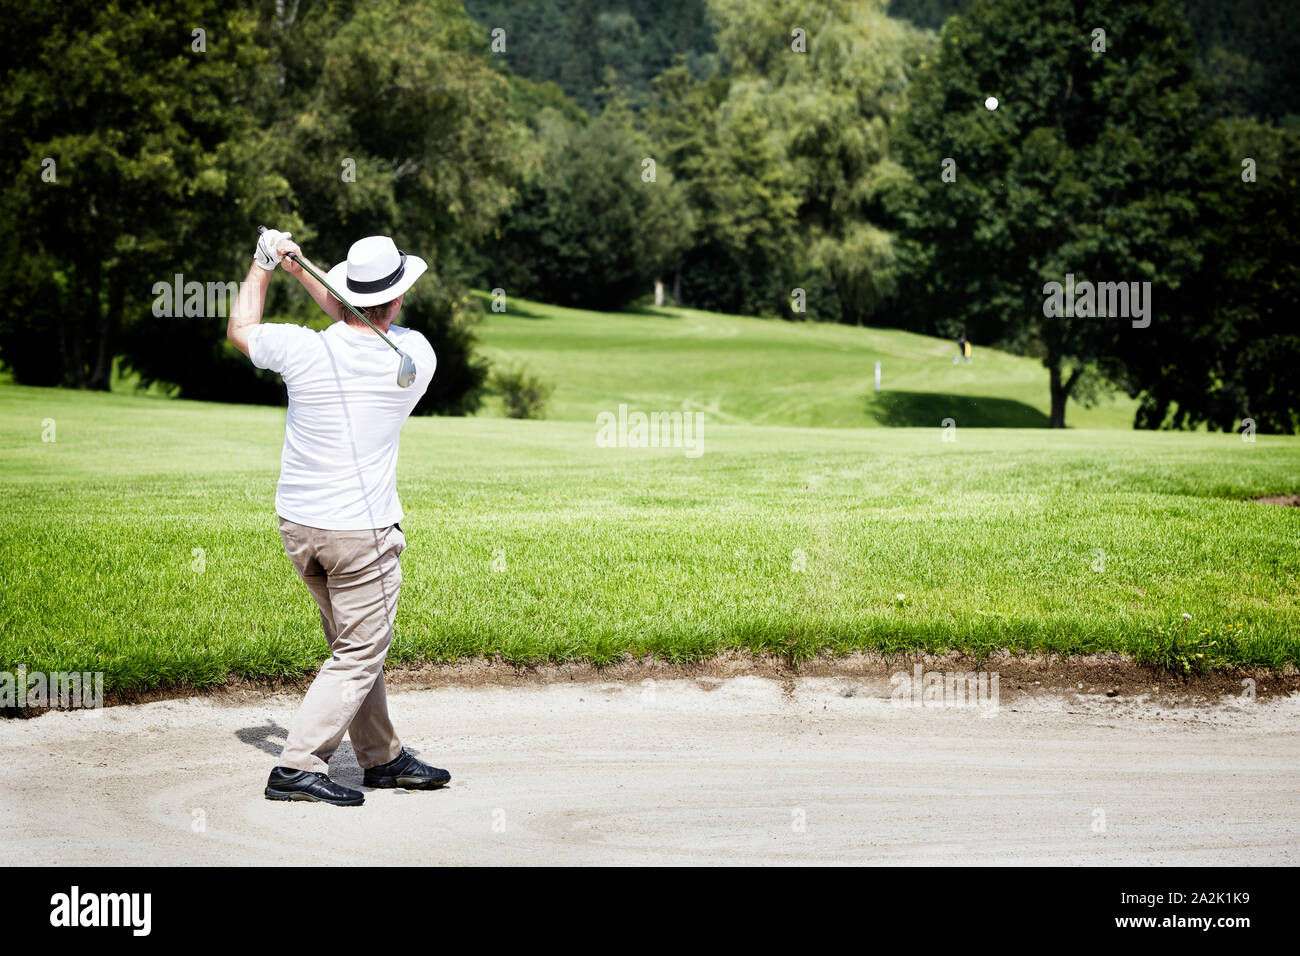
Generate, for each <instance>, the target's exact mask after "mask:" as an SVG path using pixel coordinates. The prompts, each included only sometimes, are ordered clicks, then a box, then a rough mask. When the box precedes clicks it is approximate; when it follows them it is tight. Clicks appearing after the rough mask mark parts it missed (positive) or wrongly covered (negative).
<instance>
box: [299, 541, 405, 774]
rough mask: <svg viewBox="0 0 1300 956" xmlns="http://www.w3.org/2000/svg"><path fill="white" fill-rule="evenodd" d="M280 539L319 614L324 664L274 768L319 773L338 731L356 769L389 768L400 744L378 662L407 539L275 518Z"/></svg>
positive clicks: (389, 632) (388, 635)
mask: <svg viewBox="0 0 1300 956" xmlns="http://www.w3.org/2000/svg"><path fill="white" fill-rule="evenodd" d="M280 537H281V538H282V539H283V540H284V549H285V551H286V552H288V555H289V560H290V561H292V562H293V566H294V568H295V569H296V570H297V572H298V576H299V577H300V578H302V580H303V583H304V584H306V585H307V590H308V591H310V592H311V596H312V597H313V598H314V599H315V601H316V605H317V607H319V608H320V620H321V626H322V627H323V628H324V630H325V640H326V641H328V642H329V648H330V659H329V660H327V661H326V662H325V663H324V664H322V665H321V669H320V671H319V672H318V673H317V674H316V679H315V680H314V681H312V685H311V687H309V688H308V689H307V696H306V697H304V698H303V702H302V706H301V707H299V708H298V714H297V716H296V717H294V720H293V726H292V727H291V728H290V730H289V738H288V740H287V741H286V742H285V745H284V751H283V752H282V753H281V754H280V763H279V766H281V767H291V768H293V769H296V770H313V771H315V772H317V773H326V772H327V770H328V765H329V760H330V757H332V756H334V751H336V750H337V749H338V747H339V744H341V743H342V742H343V735H344V734H345V733H346V734H347V735H348V736H349V737H350V738H351V740H352V749H353V750H354V751H355V752H356V755H357V763H359V764H360V765H361V767H362V769H366V768H369V767H377V766H379V765H380V764H384V763H388V762H389V761H390V760H394V759H396V757H397V755H398V753H400V752H401V743H400V742H399V741H398V739H397V734H396V732H395V731H394V730H393V725H392V722H391V721H390V720H389V719H388V697H387V695H386V694H385V693H384V657H385V656H386V655H387V654H388V645H389V644H390V643H391V642H392V639H393V619H394V617H395V616H396V614H397V594H398V591H399V590H400V589H401V586H402V564H401V559H400V555H401V553H402V552H403V551H404V550H405V549H406V536H405V535H404V534H402V529H401V528H399V527H398V526H397V525H390V526H389V527H387V528H376V529H375V530H373V531H323V530H321V529H320V528H309V527H307V526H306V525H301V524H296V523H295V522H292V521H289V520H287V519H285V518H281V519H280Z"/></svg>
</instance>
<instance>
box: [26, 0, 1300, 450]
mask: <svg viewBox="0 0 1300 956" xmlns="http://www.w3.org/2000/svg"><path fill="white" fill-rule="evenodd" d="M1192 5H1193V4H1192V3H1191V0H1189V3H1188V6H1187V7H1185V6H1184V4H1183V3H1181V2H1178V0H1151V2H1149V3H1144V4H1139V5H1135V4H1130V3H1126V2H1123V0H1084V2H1076V0H973V2H971V3H969V4H965V3H947V2H933V3H929V4H925V3H922V2H919V0H917V2H914V3H912V4H911V6H912V7H914V8H915V9H913V10H911V11H907V10H903V11H899V10H897V9H895V10H894V12H895V13H903V14H910V16H911V19H908V18H906V16H891V15H890V8H889V6H888V5H887V3H886V2H885V0H824V2H817V3H810V2H802V0H709V2H708V3H707V6H705V5H704V4H703V3H702V2H701V0H693V2H692V0H680V2H676V0H675V2H673V3H669V4H667V5H666V7H665V9H664V10H662V11H659V12H655V13H651V12H647V11H646V10H645V9H638V10H636V11H631V9H630V6H629V5H621V4H619V3H613V2H599V0H571V2H564V0H546V2H543V3H538V4H514V3H506V2H501V0H497V2H489V0H470V3H469V7H470V11H469V12H467V11H466V9H465V7H464V6H463V5H462V4H461V3H459V2H453V0H405V2H398V0H377V2H364V3H363V2H347V0H343V2H332V3H327V2H314V0H274V2H273V0H259V2H245V3H242V4H241V3H235V4H230V3H215V2H204V0H182V2H176V3H168V4H166V5H160V4H155V3H130V2H123V3H121V4H118V5H114V6H108V7H104V6H101V5H99V4H92V3H86V2H75V0H74V2H70V3H64V4H58V5H47V4H43V3H38V2H34V0H27V2H19V3H15V4H11V6H12V7H13V13H12V16H11V23H12V24H13V27H12V28H11V29H9V30H7V32H6V33H5V36H4V38H3V40H0V44H3V46H4V48H5V49H4V52H5V53H8V54H9V55H8V56H6V57H5V58H4V63H5V66H4V67H3V69H4V72H5V82H4V90H3V93H2V94H0V117H2V118H3V128H4V129H5V130H6V132H7V133H8V134H9V135H8V136H6V137H4V138H3V139H2V140H0V157H3V162H4V164H5V167H6V168H8V169H11V170H12V171H13V173H12V175H11V176H10V177H8V178H7V180H6V183H5V185H4V187H3V192H2V193H0V210H2V213H0V214H2V215H3V216H4V217H5V221H6V222H7V223H9V224H10V228H8V229H6V230H5V231H4V239H3V242H4V246H5V248H4V250H3V253H4V254H3V258H2V261H0V287H3V291H4V292H5V294H6V296H7V298H8V301H9V303H10V307H9V309H8V310H7V311H6V313H5V315H4V316H3V318H0V360H2V361H3V362H4V363H5V364H6V365H7V366H8V367H9V368H10V369H11V370H12V371H13V373H14V376H15V378H16V379H17V380H18V381H20V382H27V383H33V384H66V385H72V386H77V387H91V388H106V387H107V386H108V383H109V379H110V375H111V372H112V365H113V361H114V359H115V358H120V361H121V363H122V365H123V367H124V368H125V369H127V370H129V371H132V372H135V373H137V374H138V375H139V376H140V377H141V379H142V380H143V381H145V382H154V381H156V382H164V383H170V384H172V385H175V386H177V387H178V388H179V391H180V393H181V394H183V395H185V396H188V397H194V398H213V399H223V400H235V401H277V400H280V391H279V389H278V388H277V387H276V383H275V381H274V379H273V378H271V377H269V376H267V375H266V373H263V372H259V371H257V370H254V369H251V368H250V367H249V366H248V364H247V363H246V362H241V361H239V359H240V357H239V356H237V355H236V354H234V353H233V352H232V351H231V350H230V349H229V347H228V346H227V345H226V344H225V342H224V340H223V338H222V337H221V334H220V330H221V323H219V322H215V321H213V320H212V319H211V317H208V316H205V315H192V316H187V315H184V314H181V315H172V316H155V315H154V314H153V312H154V311H155V310H153V309H152V308H151V305H152V303H153V300H154V294H153V293H152V289H153V287H154V286H155V284H156V283H158V282H160V281H168V282H170V281H171V280H172V277H173V275H175V274H180V275H183V276H184V277H186V279H189V278H191V277H193V278H194V279H196V280H198V281H199V282H203V281H212V280H221V279H229V278H234V277H238V276H239V275H242V271H243V270H244V268H246V260H247V254H248V250H249V249H251V245H252V243H251V239H252V238H253V235H252V233H251V227H250V223H251V224H253V225H255V224H256V222H259V221H266V222H268V224H273V225H275V226H277V227H278V228H282V229H286V228H287V229H291V230H292V231H293V232H294V236H295V238H297V239H299V240H300V241H301V242H302V243H303V245H304V249H306V250H307V252H308V255H313V256H315V257H317V259H318V260H319V261H321V262H322V263H324V264H330V263H331V262H332V259H333V258H335V257H341V255H342V253H343V252H344V251H345V250H346V248H347V246H348V244H349V243H350V242H351V241H352V240H353V239H355V238H356V237H358V236H361V235H366V234H370V233H374V232H387V233H391V234H393V235H395V236H398V237H400V241H401V242H404V243H406V244H407V245H409V246H410V248H411V249H412V250H417V251H419V252H421V254H423V255H425V257H426V258H427V259H428V260H429V261H430V262H431V264H432V265H431V270H430V272H431V276H430V278H429V279H428V280H426V281H425V282H423V283H421V284H420V285H419V288H418V289H417V290H416V292H415V294H414V295H413V296H410V297H408V303H409V304H408V308H407V310H406V311H405V312H404V319H403V321H405V322H406V323H408V324H410V325H412V326H414V327H417V328H420V329H422V330H423V331H425V332H426V333H427V334H429V335H430V336H431V338H432V339H433V340H434V341H435V343H436V347H438V349H439V376H438V379H439V380H438V381H435V383H434V387H433V388H432V389H431V391H430V394H429V395H428V396H426V398H425V401H424V403H423V404H422V407H421V409H420V410H421V411H436V412H443V413H465V412H468V411H472V410H473V409H474V408H476V407H477V406H478V404H479V402H480V401H481V396H482V391H483V388H484V383H485V378H486V373H487V369H486V366H485V364H484V363H483V361H482V360H481V359H480V358H478V357H477V355H476V353H475V348H474V333H473V328H474V324H475V321H476V320H477V316H478V314H479V310H480V308H481V307H480V306H479V305H478V300H477V299H476V298H474V297H473V296H471V295H470V294H469V290H471V289H473V288H483V289H493V288H503V289H505V290H507V292H508V293H509V294H512V295H522V296H526V297H533V298H538V299H543V300H546V301H550V302H556V303H562V304H571V305H577V306H584V307H590V308H597V309H605V310H615V309H620V308H624V307H626V306H628V305H631V304H633V303H635V302H637V301H639V300H642V299H644V298H645V297H646V296H647V294H648V292H649V290H650V288H651V285H652V283H653V282H655V281H656V280H658V281H662V282H663V283H664V286H665V288H666V289H667V290H668V293H669V295H670V296H671V297H672V298H673V299H674V300H676V301H677V302H679V303H681V304H684V305H689V306H692V307H697V308H703V309H712V310H718V311H725V312H735V313H745V314H755V315H762V316H769V317H772V318H782V319H786V320H793V321H808V320H817V321H835V322H848V323H856V324H872V325H888V326H896V327H902V328H908V329H913V330H915V331H920V332H925V333H928V334H938V335H949V336H954V337H955V336H956V335H958V334H960V333H962V332H965V333H966V334H967V335H968V336H970V337H971V338H972V339H974V340H975V341H977V342H981V343H987V344H997V345H999V346H1001V347H1005V348H1008V349H1011V350H1014V351H1017V352H1020V353H1022V354H1029V355H1034V356H1036V357H1039V358H1041V359H1042V361H1043V363H1044V365H1045V367H1046V373H1047V374H1046V378H1047V382H1046V384H1047V386H1048V389H1049V392H1050V394H1051V398H1052V416H1051V417H1052V423H1053V424H1054V425H1063V424H1064V423H1065V411H1066V406H1067V402H1068V401H1069V400H1070V399H1074V400H1078V401H1085V402H1086V401H1088V400H1090V398H1092V397H1093V396H1096V395H1098V394H1101V393H1102V392H1104V391H1105V390H1106V389H1109V388H1120V389H1123V390H1124V391H1126V392H1127V393H1128V394H1130V395H1133V396H1136V397H1138V398H1139V400H1140V401H1139V413H1138V418H1137V421H1136V422H1135V424H1136V425H1138V426H1141V427H1186V426H1194V425H1201V424H1205V425H1208V426H1209V427H1211V428H1221V429H1231V428H1235V427H1238V423H1239V422H1240V421H1241V420H1242V419H1247V418H1248V419H1251V420H1253V421H1254V422H1255V425H1256V427H1257V429H1258V430H1260V431H1287V432H1295V431H1300V412H1298V411H1297V408H1298V407H1300V400H1298V399H1297V396H1300V387H1297V386H1300V379H1298V378H1297V376H1300V362H1298V361H1297V359H1300V334H1298V325H1297V321H1296V319H1295V318H1294V312H1293V307H1294V305H1295V303H1296V302H1297V299H1298V298H1300V295H1298V293H1300V276H1298V275H1297V269H1298V268H1300V267H1298V266H1297V265H1296V263H1297V262H1298V261H1300V258H1298V257H1297V256H1296V255H1295V252H1296V250H1295V249H1294V246H1295V242H1296V239H1295V230H1296V225H1297V221H1298V217H1297V215H1296V213H1297V211H1298V210H1297V208H1296V204H1297V202H1298V201H1300V200H1298V199H1297V196H1298V195H1300V192H1298V191H1297V190H1296V188H1295V186H1296V175H1297V174H1296V169H1297V166H1296V162H1297V159H1300V156H1297V153H1298V152H1300V139H1298V136H1300V134H1298V133H1297V131H1296V129H1295V128H1294V124H1291V123H1290V121H1289V119H1288V117H1289V116H1290V115H1292V114H1293V113H1294V112H1295V110H1294V97H1293V96H1292V95H1290V94H1289V93H1288V94H1287V95H1283V96H1280V97H1279V96H1274V97H1273V98H1272V100H1271V105H1270V107H1269V109H1270V110H1271V112H1270V113H1268V114H1267V115H1265V114H1263V113H1261V112H1259V111H1257V110H1255V105H1257V104H1258V103H1259V102H1260V98H1259V97H1257V96H1255V95H1254V94H1253V93H1252V92H1251V89H1252V88H1250V86H1249V84H1248V83H1247V84H1245V85H1241V86H1240V89H1238V88H1237V87H1232V88H1231V89H1228V88H1227V87H1225V86H1224V82H1225V79H1224V77H1223V76H1214V75H1211V73H1210V71H1209V70H1207V68H1206V62H1207V57H1208V56H1209V52H1212V51H1213V50H1215V49H1217V50H1220V51H1221V52H1222V51H1223V50H1224V49H1225V48H1224V47H1223V43H1222V41H1223V34H1224V30H1225V29H1226V28H1225V27H1224V26H1223V25H1222V24H1219V25H1218V26H1216V27H1214V29H1210V28H1209V27H1207V26H1206V25H1205V24H1204V23H1203V24H1202V27H1201V30H1200V31H1199V35H1194V34H1193V31H1192V28H1191V26H1190V25H1189V22H1188V18H1187V13H1186V11H1187V10H1188V9H1190V8H1191V7H1192ZM899 6H906V4H905V3H904V2H903V0H896V2H895V8H897V7H899ZM949 8H953V9H959V12H957V13H955V14H953V15H950V16H947V17H946V19H944V20H943V21H942V26H941V27H940V29H938V30H937V31H935V30H931V29H926V28H924V27H923V26H918V25H917V22H913V21H914V20H917V21H919V20H923V19H924V17H925V16H931V17H934V18H936V19H937V18H938V17H939V16H941V15H945V14H947V13H949ZM657 9H658V8H656V10H657ZM471 13H472V14H473V16H471ZM1265 22H1267V21H1266V20H1265ZM1215 30H1217V31H1218V32H1217V33H1215V32H1214V31H1215ZM1206 37H1209V38H1210V40H1208V41H1207V39H1206ZM1216 38H1217V39H1216ZM1207 43H1208V44H1209V45H1208V46H1207ZM1215 43H1217V44H1218V45H1217V46H1215V45H1214V44H1215ZM556 50H560V51H567V52H566V53H564V55H563V57H561V58H560V62H556V57H555V56H554V55H552V54H553V53H554V51H556ZM1207 51H1209V52H1207ZM1233 55H1234V56H1238V55H1240V56H1244V54H1233ZM1261 55H1262V54H1261ZM1224 56H1227V54H1226V53H1224V54H1222V56H1220V61H1223V57H1224ZM1246 59H1247V61H1249V62H1254V61H1251V60H1250V58H1249V57H1246ZM1234 62H1236V61H1234ZM1238 66H1239V67H1240V66H1241V64H1240V63H1238ZM1286 68H1291V69H1293V68H1294V61H1292V62H1291V63H1290V64H1288V65H1286V66H1283V65H1279V64H1277V63H1274V62H1272V61H1269V63H1268V64H1266V65H1265V66H1264V67H1260V68H1259V69H1256V70H1254V71H1253V72H1252V70H1251V69H1249V68H1247V67H1241V69H1240V70H1239V71H1238V72H1239V73H1241V74H1242V75H1244V76H1247V77H1248V78H1249V77H1252V76H1258V75H1260V74H1261V72H1262V73H1263V74H1266V75H1269V76H1272V77H1276V76H1282V74H1281V73H1278V72H1276V71H1280V70H1284V69H1286ZM1270 70H1272V71H1274V72H1273V73H1270V72H1269V71H1270ZM525 72H527V73H529V74H531V75H532V76H533V77H534V78H529V76H526V75H524V73H525ZM1232 75H1236V74H1232ZM1282 79H1283V80H1285V77H1284V76H1283V77H1282ZM1216 84H1218V85H1217V86H1216ZM1239 85H1240V84H1239ZM1293 89H1294V87H1287V88H1284V92H1286V91H1287V90H1293ZM1231 90H1236V92H1235V93H1232V95H1229V93H1230V92H1231ZM990 97H996V100H997V105H996V107H995V108H990V106H989V105H988V104H991V103H992V102H993V101H992V100H990V99H989V98H990ZM1252 97H1254V98H1253V99H1252ZM1252 104H1254V105H1252ZM245 247H248V248H245ZM1053 284H1056V285H1060V286H1061V287H1062V288H1064V287H1066V286H1067V284H1068V287H1069V288H1070V289H1071V290H1076V289H1089V288H1091V289H1096V288H1100V289H1103V295H1102V296H1101V300H1100V302H1097V301H1096V300H1095V299H1094V300H1093V303H1092V305H1089V303H1088V301H1087V296H1080V298H1079V301H1077V302H1076V301H1071V302H1070V303H1069V308H1067V309H1063V310H1062V309H1057V310H1056V311H1057V312H1060V313H1061V314H1053V305H1052V299H1053V296H1052V295H1050V294H1049V293H1048V291H1047V290H1049V289H1052V288H1054V285H1053ZM1121 286H1122V288H1121ZM1143 289H1149V290H1150V291H1149V295H1148V298H1147V299H1145V300H1143V301H1144V302H1145V306H1144V307H1149V310H1150V315H1149V322H1147V323H1146V324H1143V323H1142V319H1141V317H1140V316H1135V315H1132V314H1130V313H1132V312H1133V311H1134V309H1135V308H1137V307H1138V306H1139V300H1138V299H1137V298H1133V299H1131V300H1130V299H1129V298H1128V292H1129V291H1130V290H1139V291H1140V290H1143ZM1119 291H1123V292H1124V294H1125V300H1124V301H1123V302H1122V303H1120V302H1119V300H1118V299H1117V295H1118V292H1119ZM274 294H275V296H276V298H275V299H273V300H272V302H271V303H269V306H270V312H271V313H272V314H277V313H278V314H279V315H282V316H285V317H296V318H300V319H302V320H304V321H311V319H310V316H311V311H310V307H309V303H308V302H306V301H305V298H304V297H302V296H300V295H297V294H296V291H295V290H294V289H293V288H291V286H290V284H287V283H285V284H279V285H278V286H277V287H276V289H275V293H274ZM1058 298H1059V297H1058ZM1108 304H1109V305H1110V306H1111V307H1114V306H1115V305H1116V304H1119V305H1121V306H1122V308H1120V309H1119V311H1120V312H1122V313H1123V314H1118V315H1115V314H1105V315H1103V314H1099V311H1100V312H1106V311H1108V309H1107V305H1108ZM1098 307H1100V308H1098ZM178 355H183V356H184V357H185V361H184V362H183V363H178V362H177V361H176V357H177V356H178Z"/></svg>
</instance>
